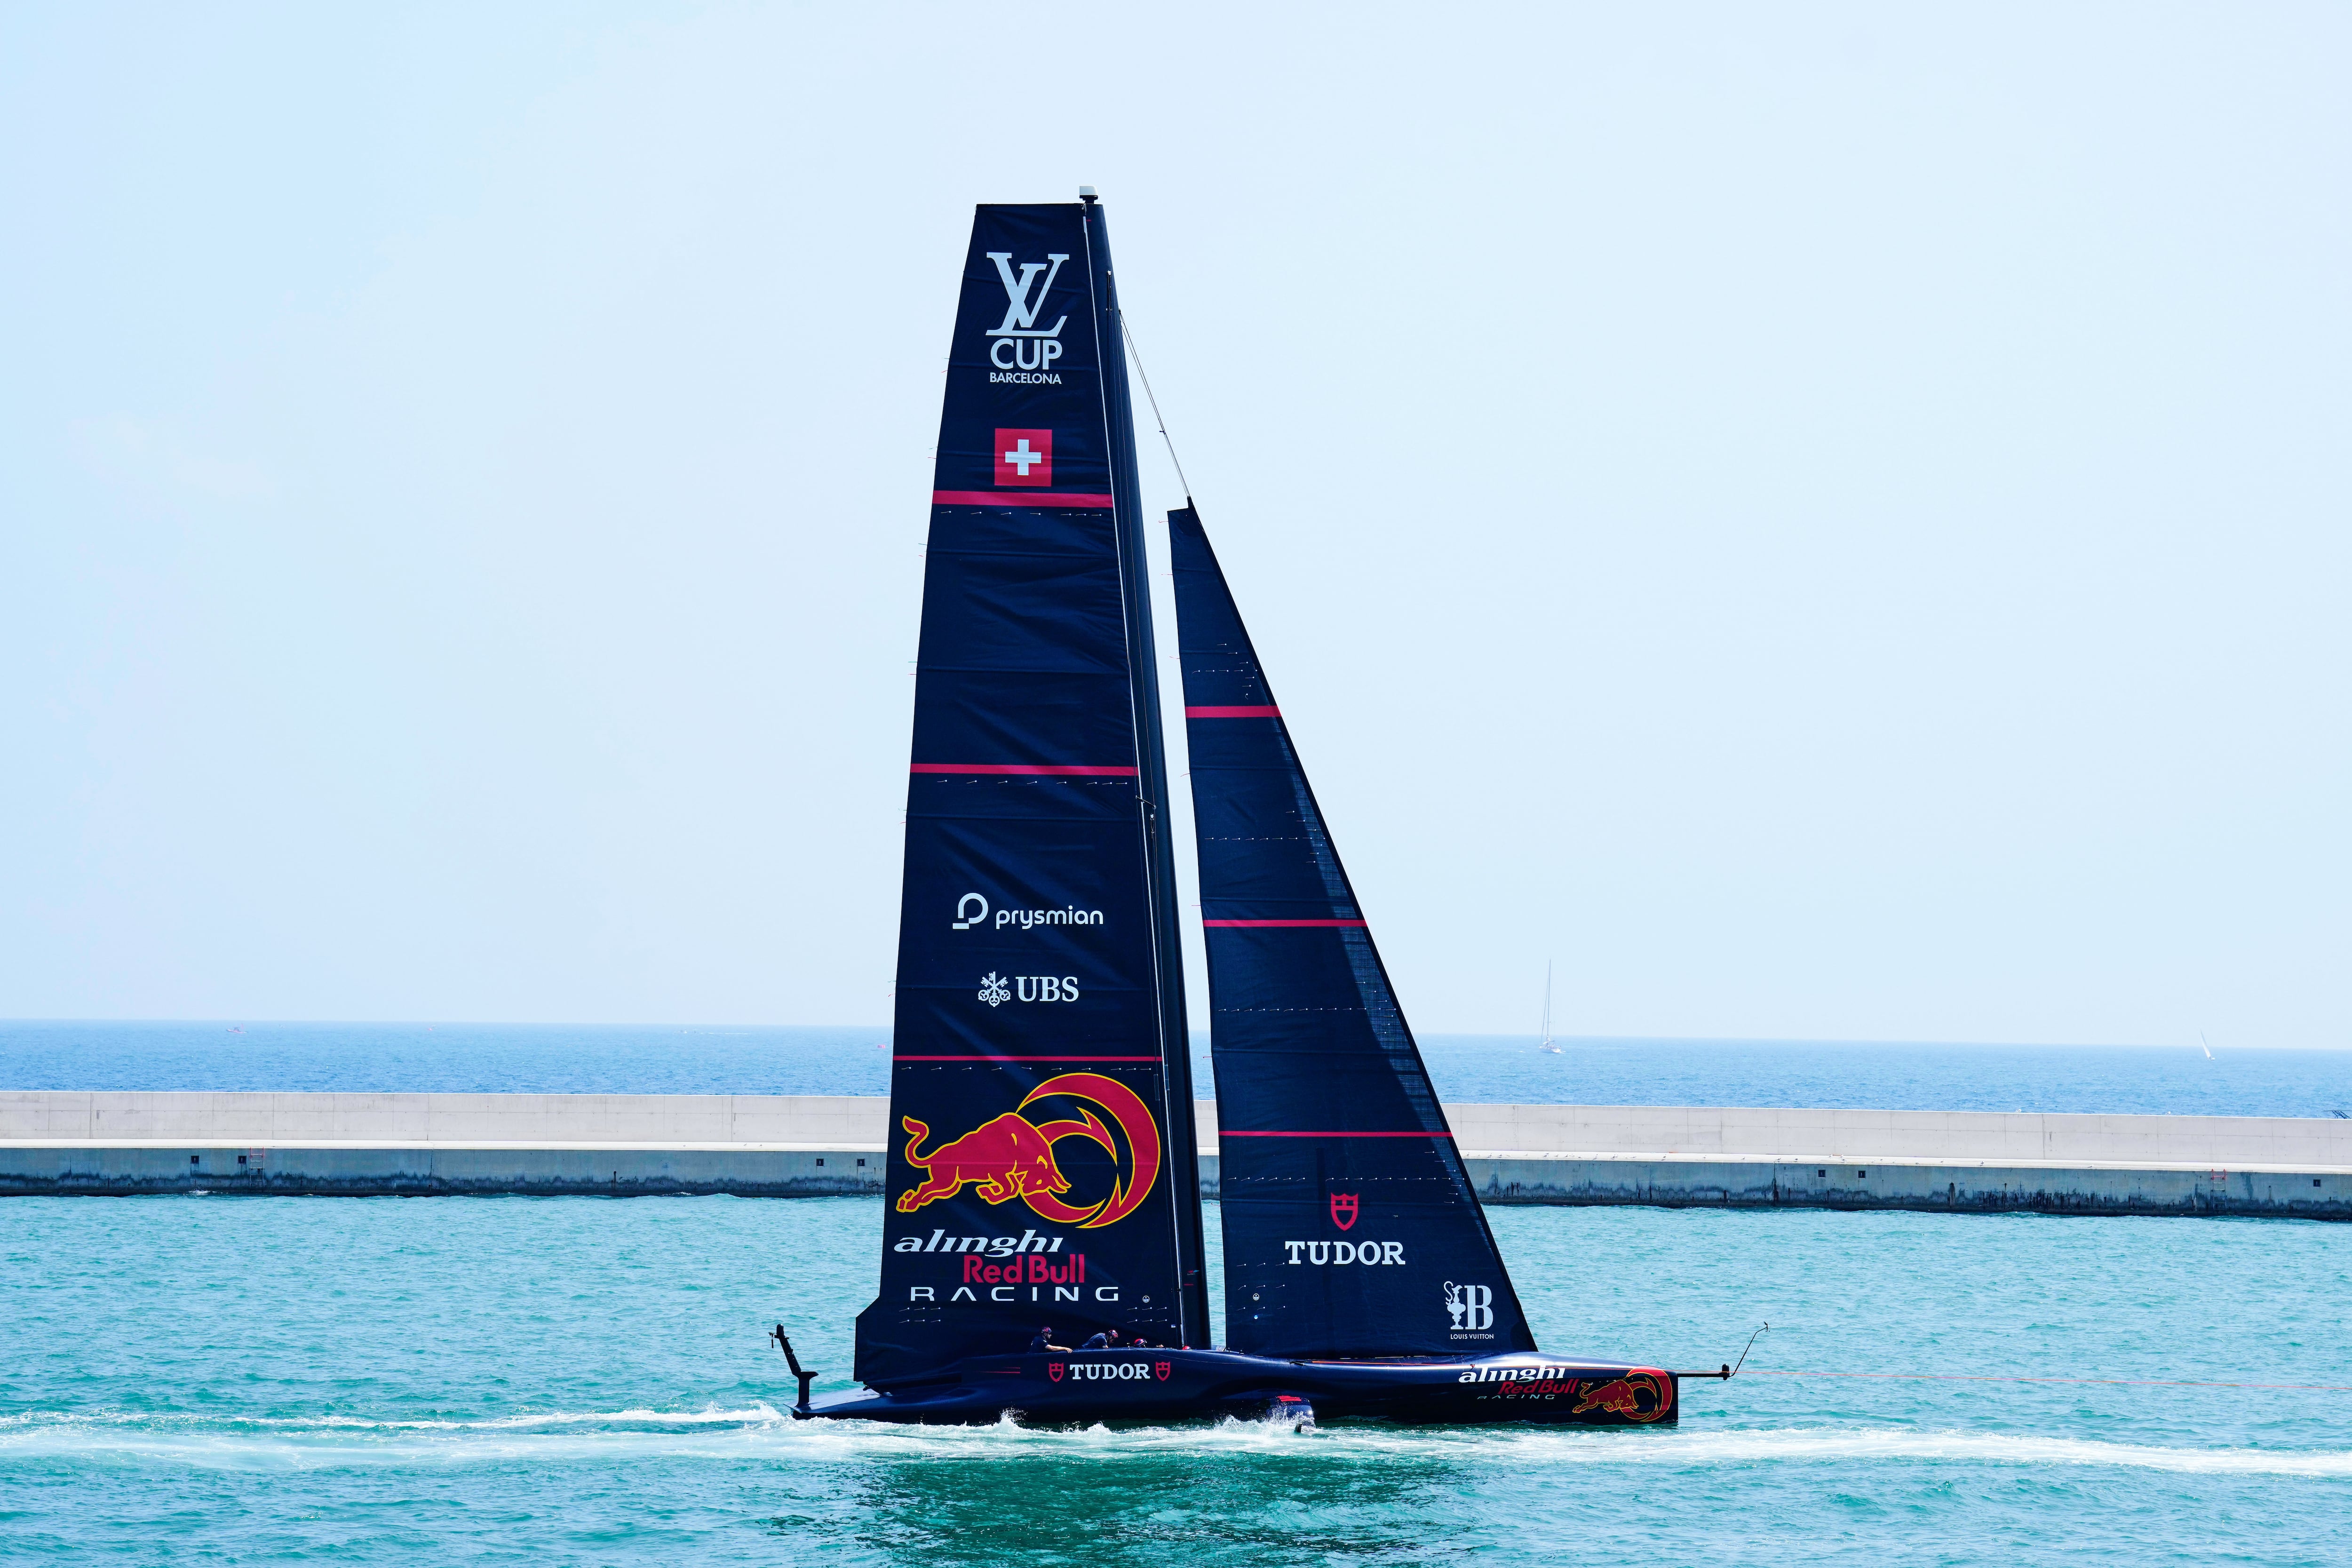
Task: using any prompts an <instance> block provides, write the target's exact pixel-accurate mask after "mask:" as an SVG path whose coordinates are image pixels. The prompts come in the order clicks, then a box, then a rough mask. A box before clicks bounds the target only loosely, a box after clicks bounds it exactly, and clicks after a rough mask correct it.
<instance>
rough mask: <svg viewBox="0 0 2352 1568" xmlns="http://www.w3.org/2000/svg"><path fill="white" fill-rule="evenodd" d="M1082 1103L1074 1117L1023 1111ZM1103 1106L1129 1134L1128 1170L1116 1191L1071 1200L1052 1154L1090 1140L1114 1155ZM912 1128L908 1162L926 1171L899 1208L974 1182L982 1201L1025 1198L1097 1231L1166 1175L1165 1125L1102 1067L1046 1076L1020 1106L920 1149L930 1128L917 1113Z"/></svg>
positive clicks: (1039, 1209)
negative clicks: (1042, 1117) (1043, 1117)
mask: <svg viewBox="0 0 2352 1568" xmlns="http://www.w3.org/2000/svg"><path fill="white" fill-rule="evenodd" d="M1055 1098H1060V1099H1066V1100H1076V1101H1078V1102H1079V1105H1078V1118H1079V1119H1078V1120H1077V1121H1030V1120H1029V1119H1028V1118H1027V1117H1026V1116H1024V1115H1023V1114H1022V1112H1024V1111H1025V1110H1028V1109H1029V1107H1030V1106H1032V1105H1034V1104H1035V1103H1036V1102H1037V1101H1039V1100H1047V1099H1055ZM1096 1108H1100V1109H1101V1110H1103V1111H1105V1112H1106V1113H1107V1114H1108V1116H1109V1118H1110V1121H1111V1122H1112V1123H1114V1124H1116V1125H1117V1126H1118V1130H1119V1131H1120V1132H1121V1133H1123V1134H1124V1135H1125V1138H1126V1142H1127V1150H1128V1154H1127V1164H1126V1170H1125V1173H1124V1174H1123V1175H1120V1176H1117V1177H1114V1178H1113V1180H1112V1183H1111V1191H1110V1195H1109V1196H1108V1197H1106V1198H1104V1199H1103V1200H1102V1201H1101V1202H1099V1203H1097V1204H1093V1205H1078V1204H1070V1203H1065V1202H1064V1201H1063V1199H1062V1194H1065V1193H1066V1192H1068V1191H1069V1190H1070V1180H1069V1178H1068V1177H1067V1176H1066V1175H1064V1174H1063V1173H1062V1169H1061V1166H1060V1165H1059V1164H1058V1163H1056V1162H1055V1158H1054V1145H1055V1143H1057V1142H1061V1141H1062V1140H1063V1139H1065V1138H1084V1139H1087V1140H1088V1141H1089V1142H1094V1143H1097V1144H1099V1145H1101V1147H1102V1148H1103V1149H1104V1151H1105V1152H1108V1153H1109V1155H1110V1156H1111V1157H1112V1158H1113V1159H1114V1160H1116V1159H1118V1156H1119V1148H1118V1141H1117V1140H1115V1139H1113V1138H1112V1136H1111V1131H1110V1128H1109V1127H1108V1126H1106V1125H1105V1124H1104V1122H1103V1120H1102V1118H1101V1117H1098V1116H1097V1115H1096V1114H1095V1109H1096ZM899 1125H900V1126H901V1127H902V1128H904V1129H905V1130H906V1131H907V1133H908V1139H907V1163H908V1164H909V1165H912V1166H914V1167H915V1169H917V1170H918V1171H920V1172H922V1173H923V1180H922V1182H921V1183H920V1184H918V1185H916V1186H913V1187H909V1188H908V1190H907V1191H905V1192H903V1193H901V1194H898V1212H899V1213H900V1214H913V1213H914V1212H915V1211H916V1210H918V1209H919V1208H921V1207H922V1206H923V1205H926V1204H930V1203H937V1202H939V1201H940V1199H942V1198H951V1197H954V1196H955V1195H956V1194H959V1193H961V1192H962V1191H963V1189H964V1188H965V1187H967V1186H969V1187H971V1190H972V1192H973V1194H975V1195H976V1196H978V1197H979V1198H980V1199H982V1201H983V1202H985V1203H990V1204H1003V1203H1010V1202H1012V1201H1013V1199H1014V1198H1019V1199H1021V1200H1022V1201H1023V1202H1024V1203H1026V1204H1027V1205H1029V1207H1030V1208H1031V1209H1032V1210H1034V1211H1035V1213H1036V1214H1037V1215H1038V1217H1040V1218H1041V1219H1048V1220H1053V1221H1055V1222H1056V1223H1059V1224H1062V1225H1074V1226H1077V1227H1078V1228H1079V1229H1081V1230H1094V1229H1097V1228H1099V1227H1100V1226H1107V1225H1116V1224H1118V1222H1119V1221H1120V1220H1123V1219H1125V1218H1126V1217H1127V1216H1128V1215H1131V1214H1133V1213H1134V1212H1135V1211H1136V1210H1137V1209H1139V1208H1140V1207H1142V1206H1143V1200H1144V1199H1145V1198H1147V1197H1149V1196H1150V1194H1151V1188H1152V1184H1153V1183H1154V1182H1156V1181H1158V1180H1159V1176H1160V1124H1159V1123H1158V1122H1156V1121H1153V1120H1152V1119H1151V1111H1150V1108H1149V1107H1147V1106H1146V1105H1145V1104H1144V1103H1143V1101H1142V1100H1141V1099H1140V1098H1139V1097H1138V1096H1137V1094H1136V1092H1135V1091H1134V1090H1133V1089H1129V1088H1128V1087H1127V1085H1125V1084H1123V1083H1121V1082H1119V1081H1118V1079H1113V1078H1108V1077H1106V1076H1104V1075H1103V1074H1101V1073H1092V1072H1070V1073H1063V1074H1061V1075H1060V1076H1059V1077H1056V1078H1050V1079H1046V1080H1045V1082H1044V1083H1041V1084H1039V1085H1038V1086H1037V1087H1036V1088H1035V1089H1031V1090H1030V1091H1029V1093H1028V1094H1027V1096H1025V1097H1024V1099H1023V1100H1022V1101H1021V1103H1020V1105H1019V1106H1017V1107H1016V1108H1014V1109H1013V1110H1008V1111H1006V1112H1004V1113H1003V1115H1001V1116H996V1117H992V1118H991V1119H990V1120H988V1121H983V1122H982V1123H981V1124H980V1125H979V1126H978V1127H975V1128H973V1129H972V1130H971V1131H969V1132H967V1133H965V1134H964V1135H963V1136H962V1137H961V1138H955V1139H951V1140H950V1141H949V1142H945V1143H942V1144H940V1145H939V1146H938V1147H936V1148H934V1149H933V1150H932V1151H931V1152H929V1153H928V1154H926V1153H924V1152H921V1151H922V1143H923V1141H924V1140H925V1139H927V1138H929V1136H930V1135H931V1130H930V1128H929V1126H928V1125H926V1124H925V1123H923V1122H921V1121H917V1120H916V1119H915V1118H913V1117H911V1116H904V1117H900V1118H899Z"/></svg>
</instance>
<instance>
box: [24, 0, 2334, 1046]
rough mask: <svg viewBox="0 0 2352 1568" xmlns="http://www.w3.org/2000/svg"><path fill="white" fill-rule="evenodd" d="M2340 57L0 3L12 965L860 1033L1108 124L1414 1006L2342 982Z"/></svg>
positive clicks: (1392, 26)
mask: <svg viewBox="0 0 2352 1568" xmlns="http://www.w3.org/2000/svg"><path fill="white" fill-rule="evenodd" d="M2347 45H2352V13H2347V11H2346V10H2344V9H2343V8H2342V7H2340V6H2323V5H2309V6H2301V5H2235V6H2211V5H2206V6H2179V5H2172V6H2168V5H2137V4H2136V5H2106V6H2101V5H2067V6H2049V5H2010V6H2001V5H1967V6H1959V5H1953V6H1947V7H1942V8H1940V9H1931V8H1926V7H1887V6H1883V5H1777V6H1769V7H1768V6H1754V5H1723V6H1657V5H1604V6H1593V7H1582V8H1578V7H1565V6H1559V5H1541V6H1529V7H1526V8H1524V9H1509V8H1494V9H1486V10H1476V9H1471V8H1465V7H1459V6H1424V7H1420V8H1415V9H1411V10H1381V9H1379V8H1375V7H1367V6H1364V5H1344V6H1340V5H1334V6H1329V7H1324V8H1318V9H1285V8H1281V7H1275V6H1266V5H1248V6H1241V7H1233V8H1228V9H1219V8H1217V7H1213V6H1208V5H1186V6H1181V7H1174V8H1169V7H1161V8H1158V9H1156V10H1154V11H1151V12H1150V13H1146V12H1144V11H1142V10H1140V9H1139V8H1129V7H1118V6H1106V5H1078V6H1060V5H1044V4H1024V5H1017V6H1012V7H1005V6H949V5H931V6H915V5H899V6H887V7H884V6H856V5H824V6H806V7H792V6H781V5H779V6H740V7H738V6H723V5H674V6H656V5H641V6H609V5H608V6H602V7H598V6H591V5H578V4H566V5H544V6H526V5H453V6H446V7H441V8H437V9H436V8H433V7H426V6H372V7H371V6H356V5H326V6H322V5H288V6H284V7H279V8H271V7H254V6H233V5H215V6H201V7H199V6H185V5H158V6H153V7H145V8H142V7H128V8H126V7H119V6H105V5H62V4H60V5H24V4H20V5H10V6H8V7H6V8H5V11H0V201H5V211H6V214H7V216H6V220H5V235H6V239H5V245H0V672H5V673H0V736H5V749H0V822H5V828H0V1015H8V1016H232V1017H233V1016H278V1017H333V1018H426V1017H463V1018H474V1019H571V1020H616V1021H617V1020H629V1021H722V1020H724V1021H740V1022H845V1023H846V1022H883V1021H887V1017H888V1009H889V1001H888V991H889V986H890V984H891V974H892V966H893V961H894V956H895V943H896V932H897V921H898V909H897V897H898V858H899V831H900V824H899V814H900V810H901V807H902V804H903V798H904V791H905V781H906V773H905V769H906V763H907V746H908V710H909V702H910V693H911V684H912V683H911V681H910V680H909V679H908V672H909V671H910V669H911V668H912V664H911V660H912V656H913V653H914V650H915V635H916V613H917V595H918V593H919V585H920V575H921V571H922V560H921V556H920V553H919V550H920V545H921V543H922V539H923V532H924V528H925V524H926V521H927V506H926V502H927V493H926V492H927V491H928V489H929V463H930V457H929V448H930V447H931V444H932V442H933V440H934V439H935V432H936V427H937V423H938V418H939V396H940V364H941V362H942V359H943V356H944V354H945V353H946V349H947V341H948V334H949V328H950V323H951V319H952V314H953V310H954V283H955V277H956V272H957V268H958V266H959V263H960V261H961V256H962V251H963V245H964V239H965V235H966V231H967V228H968V226H969V223H970V216H971V215H970V209H971V205H972V204H973V203H974V202H976V201H1034V200H1064V199H1067V198H1069V197H1070V196H1071V195H1073V193H1074V191H1075V188H1076V185H1077V184H1079V183H1080V182H1082V181H1084V182H1087V183H1091V184H1096V185H1097V186H1099V187H1101V189H1102V191H1103V193H1104V195H1105V197H1106V198H1107V200H1108V204H1109V209H1110V213H1111V221H1112V235H1113V239H1114V243H1115V245H1116V247H1117V253H1118V268H1119V274H1120V278H1121V282H1122V292H1123V294H1124V295H1125V299H1126V303H1127V305H1128V308H1129V312H1130V318H1131V320H1132V321H1133V323H1134V325H1135V328H1136V330H1137V331H1138V333H1139V339H1140V342H1141V345H1142V348H1143V352H1144V353H1145V355H1146V356H1147V362H1148V363H1149V365H1150V371H1151V374H1152V378H1153V381H1154V383H1155V384H1156V385H1157V386H1158V389H1159V392H1160V401H1161V403H1162V405H1164V407H1165V408H1166V409H1167V412H1168V415H1169V417H1170V419H1171V422H1172V424H1173V426H1174V428H1175V433H1176V437H1177V440H1178V443H1179V447H1180V450H1181V453H1182V456H1183V458H1184V462H1185V465H1186V468H1187V469H1188V470H1189V472H1190V474H1191V476H1192V483H1193V486H1194V489H1195V490H1196V492H1197V495H1198V497H1199V500H1200V502H1201V505H1202V511H1203V515H1204V516H1205V518H1206V519H1207V521H1208V523H1209V526H1210V529H1211V531H1212V534H1213V537H1214V538H1215V539H1216V541H1217V543H1218V546H1219V548H1220V550H1221V551H1222V552H1223V556H1224V560H1225V564H1226V570H1227V572H1228V574H1229V575H1230V576H1231V578H1232V580H1233V582H1234V587H1235V590H1236V592H1237V594H1238V595H1240V597H1241V600H1242V607H1243V611H1244V615H1246V616H1250V617H1251V619H1252V624H1253V629H1254V631H1255V635H1256V637H1257V641H1258V646H1259V647H1260V650H1261V651H1262V653H1263V654H1264V656H1265V659H1266V661H1267V663H1268V665H1269V668H1270V670H1271V673H1272V676H1273V679H1274V681H1275V683H1276V689H1277V690H1278V691H1279V692H1280V694H1281V696H1282V699H1283V704H1284V709H1285V711H1286V713H1287V714H1288V715H1290V716H1291V720H1292V724H1293V728H1294V731H1295V733H1296V734H1297V738H1298V741H1299V743H1300V745H1301V746H1302V748H1303V750H1304V752H1305V754H1306V758H1307V764H1308V766H1309V767H1310V768H1311V769H1312V770H1313V773H1314V777H1315V782H1316V785H1317V788H1318V792H1319V793H1320V795H1322V798H1323V802H1324V805H1325V807H1326V809H1327V811H1328V816H1329V817H1330V820H1331V823H1332V826H1333V829H1334V831H1335V833H1336V834H1337V835H1338V837H1339V844H1340V847H1341V850H1342V852H1343V853H1344V854H1345V855H1346V857H1347V858H1348V861H1349V868H1350V870H1351V871H1352V873H1353V875H1354V878H1355V880H1356V884H1357V887H1358V889H1359V890H1360V893H1361V895H1362V897H1363V899H1364V901H1365V903H1366V905H1367V906H1368V908H1369V910H1370V915H1371V917H1372V923H1373V929H1374V931H1376V933H1377V935H1378V937H1379V939H1380V941H1381V947H1382V951H1383V952H1384V953H1385V955H1386V957H1387V959H1388V961H1389V963H1390V966H1391V970H1392V971H1393V973H1394V974H1395V977H1396V980H1397V982H1398V984H1399V985H1400V987H1401V989H1402V993H1403V995H1404V999H1405V1002H1406V1005H1407V1006H1408V1008H1409V1010H1410V1012H1411V1014H1412V1017H1413V1018H1414V1020H1415V1021H1416V1023H1417V1024H1418V1025H1419V1026H1421V1027H1422V1028H1423V1029H1424V1030H1426V1031H1433V1032H1435V1031H1444V1030H1523V1031H1531V1030H1532V1029H1533V1028H1534V1026H1535V1023H1536V1014H1537V1011H1538V1005H1539V1004H1540V992H1541V986H1542V975H1543V968H1544V963H1545V961H1546V960H1547V959H1548V958H1549V959H1556V960H1557V961H1558V963H1559V994H1558V998H1557V1002H1556V1009H1557V1014H1558V1018H1559V1024H1560V1026H1561V1027H1562V1028H1563V1029H1565V1030H1567V1031H1569V1032H1576V1033H1628V1034H1688V1035H1737V1036H1811V1037H1888V1038H1903V1037H1932V1038H1945V1039H1987V1040H2049V1041H2106V1040H2143V1041H2183V1042H2185V1041H2192V1040H2193V1039H2194V1038H2195V1036H2196V1031H2197V1029H2198V1028H2199V1027H2200V1026H2202V1027H2203V1028H2205V1029H2206V1030H2207V1031H2208V1032H2210V1035H2211V1036H2212V1037H2213V1041H2214V1044H2215V1045H2216V1046H2217V1047H2225V1046H2230V1045H2245V1046H2252V1045H2332V1046H2347V1045H2352V977H2347V959H2352V821H2347V815H2352V814H2347V806H2352V723H2347V720H2352V714H2347V674H2348V673H2352V605H2347V588H2352V542H2347V525H2352V507H2347V502H2352V477H2347V432H2352V420H2347V414H2352V372H2347V367H2352V185H2347V173H2352V90H2347V81H2352V47H2347ZM1146 439H1147V441H1148V442H1149V443H1150V444H1148V445H1146V447H1144V449H1143V456H1144V460H1145V462H1144V473H1145V483H1146V487H1147V489H1148V490H1149V491H1150V495H1149V497H1148V500H1150V502H1151V503H1152V504H1153V505H1154V506H1155V507H1164V506H1166V505H1168V504H1171V503H1172V502H1173V501H1174V500H1177V499H1178V491H1177V489H1176V486H1175V481H1174V478H1173V475H1172V474H1171V471H1170V469H1169V468H1168V466H1167V464H1166V462H1165V459H1164V458H1163V457H1162V456H1161V455H1160V453H1159V451H1158V449H1157V444H1156V440H1154V439H1152V438H1151V437H1150V434H1149V432H1148V431H1147V432H1146ZM1157 547H1158V544H1155V548H1157ZM1162 637H1163V644H1164V645H1165V646H1170V647H1172V639H1171V637H1169V635H1168V631H1167V628H1166V626H1165V625H1163V634H1162ZM1176 734H1177V743H1178V744H1179V745H1180V746H1181V725H1180V726H1178V728H1177V731H1176ZM1189 854H1190V849H1189V842H1188V843H1187V845H1186V847H1185V848H1184V849H1183V851H1182V853H1181V856H1180V858H1189ZM1186 869H1187V873H1188V875H1189V869H1190V868H1189V866H1188V867H1187V868H1186ZM1190 897H1191V895H1190V893H1189V892H1188V893H1187V894H1186V899H1187V901H1188V903H1189V900H1190Z"/></svg>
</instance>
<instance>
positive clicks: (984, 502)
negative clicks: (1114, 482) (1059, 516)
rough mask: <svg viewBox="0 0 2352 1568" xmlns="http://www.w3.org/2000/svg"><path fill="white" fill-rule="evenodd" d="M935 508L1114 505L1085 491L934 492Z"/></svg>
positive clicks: (1104, 498) (1107, 499) (932, 500)
mask: <svg viewBox="0 0 2352 1568" xmlns="http://www.w3.org/2000/svg"><path fill="white" fill-rule="evenodd" d="M931 504H932V505H933V506H1093V507H1105V506H1108V505H1110V504H1111V499H1110V497H1108V496H1098V495H1091V494H1088V493H1087V492H1086V491H1084V490H933V491H932V492H931Z"/></svg>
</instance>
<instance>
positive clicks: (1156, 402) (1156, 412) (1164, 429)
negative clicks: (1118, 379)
mask: <svg viewBox="0 0 2352 1568" xmlns="http://www.w3.org/2000/svg"><path fill="white" fill-rule="evenodd" d="M1118 331H1119V335H1120V336H1122V337H1124V338H1125V339H1127V353H1128V357H1129V358H1130V359H1132V360H1134V361H1135V375H1136V379H1137V380H1139V381H1140V382H1142V383H1143V395H1144V398H1145V400H1146V401H1147V402H1149V403H1150V405H1151V417H1152V418H1153V419H1155V420H1158V421H1159V424H1160V440H1161V441H1163V442H1166V443H1167V447H1168V460H1169V461H1170V462H1171V463H1174V464H1175V465H1176V482H1177V483H1178V484H1180V485H1182V486H1183V487H1184V504H1185V505H1186V506H1191V505H1192V480H1190V479H1186V478H1185V477H1184V464H1183V462H1182V461H1181V459H1180V458H1178V457H1177V456H1176V443H1175V441H1174V440H1173V439H1171V437H1169V434H1168V420H1167V418H1166V416H1163V415H1162V414H1161V413H1160V399H1159V397H1158V396H1157V395H1154V394H1153V392H1152V390H1151V374H1150V372H1149V371H1147V370H1145V369H1144V368H1143V354H1142V352H1141V351H1140V350H1139V349H1138V348H1137V347H1136V346H1135V329H1134V328H1133V327H1130V326H1129V325H1128V324H1127V312H1126V310H1120V311H1119V313H1118Z"/></svg>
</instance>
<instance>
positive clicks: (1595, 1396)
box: [1569, 1372, 1675, 1421]
mask: <svg viewBox="0 0 2352 1568" xmlns="http://www.w3.org/2000/svg"><path fill="white" fill-rule="evenodd" d="M1674 1389H1675V1385H1674V1380H1673V1379H1672V1378H1661V1377H1660V1376H1658V1374H1657V1373H1648V1372H1629V1373H1626V1374H1625V1375H1624V1376H1622V1377H1612V1378H1611V1379H1609V1380H1608V1381H1607V1382H1605V1383H1604V1382H1602V1381H1601V1380H1600V1379H1598V1378H1595V1379H1593V1380H1592V1381H1591V1382H1589V1383H1580V1384H1577V1385H1576V1404H1575V1405H1574V1406H1573V1407H1571V1408H1570V1411H1569V1414H1570V1415H1583V1414H1585V1413H1586V1412H1587V1411H1591V1410H1601V1411H1606V1412H1607V1413H1608V1414H1610V1415H1620V1416H1622V1417H1624V1418H1625V1419H1626V1420H1628V1421H1655V1420H1656V1419H1657V1418H1658V1417H1659V1416H1661V1415H1664V1414H1665V1413H1666V1412H1667V1411H1669V1410H1671V1409H1673V1408H1674V1405H1675V1392H1674Z"/></svg>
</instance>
